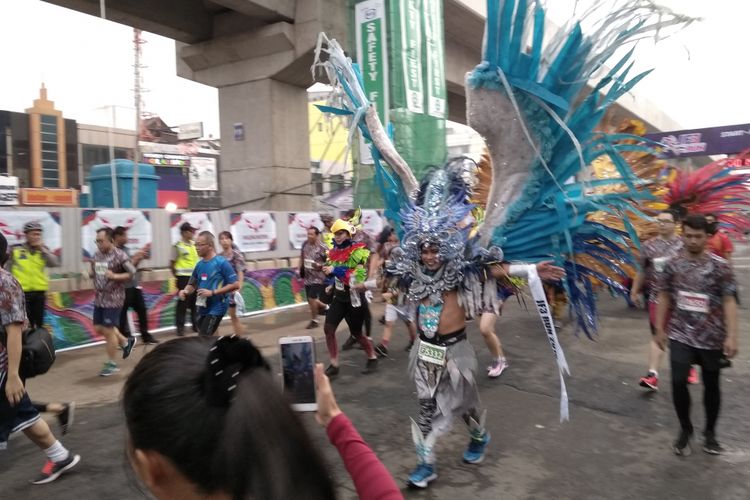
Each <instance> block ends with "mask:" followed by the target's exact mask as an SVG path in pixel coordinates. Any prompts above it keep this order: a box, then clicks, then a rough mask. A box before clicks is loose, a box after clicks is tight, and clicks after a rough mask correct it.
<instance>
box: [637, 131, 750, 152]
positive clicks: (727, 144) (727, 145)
mask: <svg viewBox="0 0 750 500" xmlns="http://www.w3.org/2000/svg"><path fill="white" fill-rule="evenodd" d="M644 137H645V138H647V139H651V140H652V141H656V142H659V143H661V144H663V145H664V148H663V149H661V150H660V151H659V157H660V158H682V157H689V156H709V155H718V154H735V153H740V152H742V151H744V150H746V149H749V148H750V123H746V124H743V125H730V126H725V127H710V128H699V129H690V130H675V131H672V132H657V133H655V134H646V135H644Z"/></svg>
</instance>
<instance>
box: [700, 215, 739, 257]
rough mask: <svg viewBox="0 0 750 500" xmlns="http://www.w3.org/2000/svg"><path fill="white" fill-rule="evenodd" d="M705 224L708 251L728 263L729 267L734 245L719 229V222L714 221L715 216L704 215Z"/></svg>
mask: <svg viewBox="0 0 750 500" xmlns="http://www.w3.org/2000/svg"><path fill="white" fill-rule="evenodd" d="M706 224H708V226H707V229H706V230H707V232H708V236H709V237H708V247H707V248H708V250H709V251H710V252H712V253H714V254H716V255H718V256H719V257H721V258H722V259H725V260H726V261H728V262H729V263H730V265H731V260H730V259H731V258H732V252H734V245H732V240H730V239H729V236H727V234H726V233H725V232H724V231H722V230H721V229H719V222H718V221H717V220H716V215H714V214H706Z"/></svg>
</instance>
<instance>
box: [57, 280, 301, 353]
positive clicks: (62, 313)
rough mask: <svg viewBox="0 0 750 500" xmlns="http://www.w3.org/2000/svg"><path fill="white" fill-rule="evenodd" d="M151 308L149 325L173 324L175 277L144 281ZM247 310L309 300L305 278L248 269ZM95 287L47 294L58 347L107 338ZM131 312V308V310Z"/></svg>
mask: <svg viewBox="0 0 750 500" xmlns="http://www.w3.org/2000/svg"><path fill="white" fill-rule="evenodd" d="M142 287H143V295H144V298H145V300H146V307H147V308H148V320H149V329H150V330H152V331H154V330H158V329H159V328H171V327H173V326H174V314H175V301H176V300H177V299H176V298H175V296H176V294H177V290H176V288H175V281H174V280H173V279H170V280H168V281H162V282H159V281H150V282H144V283H142ZM242 297H243V298H244V299H245V308H246V314H249V313H252V312H255V311H262V310H272V309H274V308H276V307H280V306H288V305H293V304H300V303H303V302H305V301H306V300H307V298H306V297H305V287H304V284H303V283H302V280H300V279H298V278H297V276H296V274H295V270H294V269H265V270H260V271H246V272H245V281H244V283H243V287H242ZM93 313H94V291H93V290H78V291H74V292H50V293H49V294H48V298H47V311H46V314H45V318H44V319H45V323H46V324H47V327H48V328H49V330H50V331H51V332H52V333H53V335H54V338H55V346H56V348H57V349H64V348H69V347H77V346H81V345H85V344H90V343H92V342H97V341H100V340H104V339H103V338H102V337H100V336H99V335H97V334H96V333H95V332H94V325H93V324H92V321H91V318H92V315H93ZM131 313H132V312H131Z"/></svg>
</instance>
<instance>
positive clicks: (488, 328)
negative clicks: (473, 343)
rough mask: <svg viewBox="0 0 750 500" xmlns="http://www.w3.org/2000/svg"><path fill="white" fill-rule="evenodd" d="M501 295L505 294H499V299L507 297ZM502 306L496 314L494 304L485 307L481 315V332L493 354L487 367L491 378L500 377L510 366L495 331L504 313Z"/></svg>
mask: <svg viewBox="0 0 750 500" xmlns="http://www.w3.org/2000/svg"><path fill="white" fill-rule="evenodd" d="M501 297H503V295H501V294H498V301H499V300H503V301H504V300H505V298H502V299H501ZM502 307H503V306H502V304H500V306H499V311H498V314H495V311H494V309H493V308H492V306H489V307H485V309H484V310H483V311H482V315H481V316H480V317H479V332H480V333H481V334H482V338H484V343H485V345H486V346H487V350H489V351H490V356H492V362H491V363H490V366H488V367H487V376H488V377H489V378H497V377H499V376H500V375H502V374H503V372H504V371H505V370H507V369H508V366H510V365H509V364H508V360H507V359H506V358H505V352H504V351H503V345H502V343H501V342H500V337H498V335H497V333H495V325H496V323H497V318H498V317H499V316H500V314H501V313H502Z"/></svg>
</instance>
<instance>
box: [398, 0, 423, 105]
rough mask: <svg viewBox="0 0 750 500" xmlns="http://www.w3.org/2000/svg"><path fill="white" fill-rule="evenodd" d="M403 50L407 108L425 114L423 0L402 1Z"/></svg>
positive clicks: (400, 4) (400, 3)
mask: <svg viewBox="0 0 750 500" xmlns="http://www.w3.org/2000/svg"><path fill="white" fill-rule="evenodd" d="M399 8H400V12H399V14H400V16H399V17H400V20H401V48H402V50H403V66H404V69H403V71H404V85H405V87H406V108H407V109H408V110H409V111H411V112H412V113H424V89H423V85H422V19H421V15H420V11H421V10H422V9H421V8H422V0H401V1H400V2H399Z"/></svg>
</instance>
